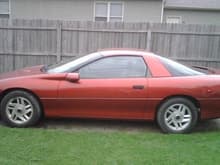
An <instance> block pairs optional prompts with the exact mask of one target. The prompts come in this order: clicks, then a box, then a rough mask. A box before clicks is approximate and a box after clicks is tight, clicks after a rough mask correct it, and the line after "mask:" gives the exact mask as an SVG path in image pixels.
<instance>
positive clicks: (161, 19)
mask: <svg viewBox="0 0 220 165" xmlns="http://www.w3.org/2000/svg"><path fill="white" fill-rule="evenodd" d="M164 6H165V0H162V7H161V17H160V23H163V15H164Z"/></svg>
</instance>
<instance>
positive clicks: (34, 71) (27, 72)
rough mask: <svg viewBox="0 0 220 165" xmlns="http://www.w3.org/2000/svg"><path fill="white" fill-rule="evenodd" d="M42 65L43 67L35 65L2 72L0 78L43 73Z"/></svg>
mask: <svg viewBox="0 0 220 165" xmlns="http://www.w3.org/2000/svg"><path fill="white" fill-rule="evenodd" d="M42 67H43V65H40V66H33V67H27V68H24V69H20V70H15V71H12V72H8V73H2V74H0V80H1V79H9V78H17V77H25V76H30V75H36V74H41V73H42V71H41V68H42Z"/></svg>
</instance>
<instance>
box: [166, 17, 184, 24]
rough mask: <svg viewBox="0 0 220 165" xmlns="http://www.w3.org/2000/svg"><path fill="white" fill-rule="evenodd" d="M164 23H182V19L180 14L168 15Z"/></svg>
mask: <svg viewBox="0 0 220 165" xmlns="http://www.w3.org/2000/svg"><path fill="white" fill-rule="evenodd" d="M166 23H175V24H179V23H182V19H181V17H180V16H168V17H167V19H166Z"/></svg>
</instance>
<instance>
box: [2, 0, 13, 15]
mask: <svg viewBox="0 0 220 165" xmlns="http://www.w3.org/2000/svg"><path fill="white" fill-rule="evenodd" d="M10 14H11V0H8V12H1V11H0V15H8V17H10Z"/></svg>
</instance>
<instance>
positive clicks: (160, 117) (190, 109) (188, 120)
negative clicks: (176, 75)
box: [157, 98, 198, 133]
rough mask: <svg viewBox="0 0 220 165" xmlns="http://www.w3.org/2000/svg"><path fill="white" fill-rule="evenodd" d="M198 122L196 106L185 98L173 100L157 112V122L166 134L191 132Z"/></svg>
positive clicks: (164, 104) (168, 101)
mask: <svg viewBox="0 0 220 165" xmlns="http://www.w3.org/2000/svg"><path fill="white" fill-rule="evenodd" d="M197 120H198V110H197V108H196V106H195V105H194V104H193V103H192V102H191V101H190V100H188V99H185V98H172V99H169V100H167V101H166V102H165V103H163V104H162V105H161V106H160V108H159V110H158V112H157V122H158V125H159V126H160V128H161V129H162V131H163V132H165V133H187V132H190V131H191V130H192V129H193V127H194V126H195V124H196V123H197Z"/></svg>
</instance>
